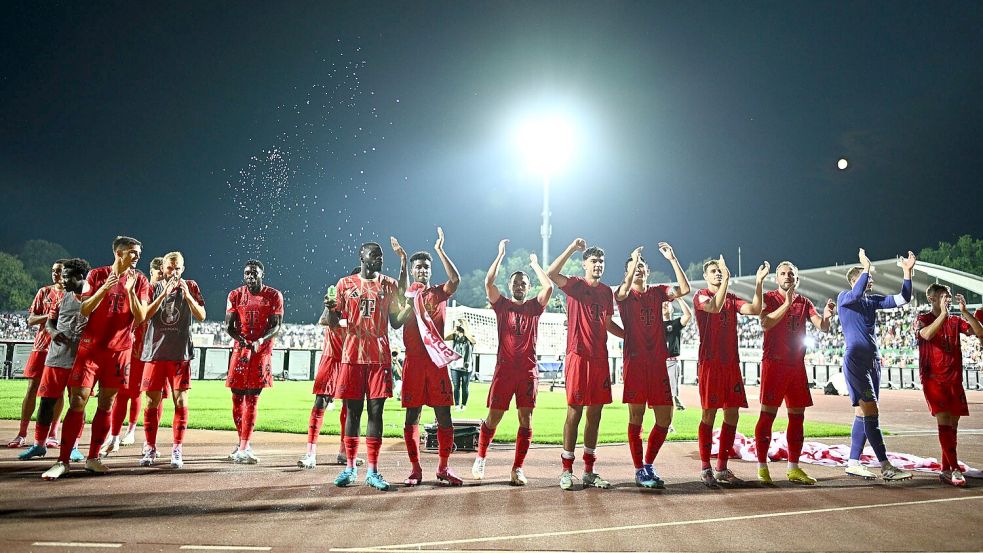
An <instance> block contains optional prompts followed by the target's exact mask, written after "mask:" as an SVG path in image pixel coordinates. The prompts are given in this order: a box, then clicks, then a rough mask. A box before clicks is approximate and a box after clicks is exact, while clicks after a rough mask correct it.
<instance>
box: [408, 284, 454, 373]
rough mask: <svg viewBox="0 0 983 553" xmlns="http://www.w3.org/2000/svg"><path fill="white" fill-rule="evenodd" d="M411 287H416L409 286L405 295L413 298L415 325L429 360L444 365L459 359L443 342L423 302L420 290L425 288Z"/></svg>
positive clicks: (440, 365) (439, 365) (442, 337)
mask: <svg viewBox="0 0 983 553" xmlns="http://www.w3.org/2000/svg"><path fill="white" fill-rule="evenodd" d="M413 288H416V287H415V286H413V287H411V289H410V290H409V291H407V292H406V297H409V298H413V311H415V312H416V327H417V328H418V329H420V338H421V339H422V340H423V347H424V348H426V350H427V354H428V355H429V356H430V360H431V361H433V362H434V364H435V365H437V366H438V367H446V366H447V365H450V364H451V363H452V362H453V361H457V360H458V359H460V358H461V356H460V355H458V354H457V352H456V351H454V350H453V349H451V348H450V347H448V346H447V344H446V343H444V336H443V335H442V334H441V333H440V330H438V329H437V325H436V324H435V323H434V322H433V318H432V317H431V316H430V313H429V312H428V311H427V308H426V306H425V305H424V304H423V294H422V292H423V291H424V290H425V289H426V288H424V287H423V286H420V287H419V288H416V289H413Z"/></svg>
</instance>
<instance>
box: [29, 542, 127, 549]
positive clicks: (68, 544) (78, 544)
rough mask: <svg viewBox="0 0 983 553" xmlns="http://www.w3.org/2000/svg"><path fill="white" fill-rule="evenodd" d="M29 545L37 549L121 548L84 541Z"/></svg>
mask: <svg viewBox="0 0 983 553" xmlns="http://www.w3.org/2000/svg"><path fill="white" fill-rule="evenodd" d="M31 545H33V546H37V547H95V548H102V549H110V548H111V549H116V548H119V547H123V544H121V543H91V542H84V541H36V542H34V543H32V544H31Z"/></svg>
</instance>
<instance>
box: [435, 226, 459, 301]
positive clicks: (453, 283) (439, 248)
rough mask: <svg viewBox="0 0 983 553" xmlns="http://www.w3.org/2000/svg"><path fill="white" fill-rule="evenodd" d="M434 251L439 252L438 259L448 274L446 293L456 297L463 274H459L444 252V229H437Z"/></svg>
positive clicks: (445, 286)
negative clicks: (455, 293)
mask: <svg viewBox="0 0 983 553" xmlns="http://www.w3.org/2000/svg"><path fill="white" fill-rule="evenodd" d="M433 249H434V251H436V252H437V257H439V258H440V262H441V263H442V264H443V265H444V271H445V272H446V273H447V282H446V283H445V284H444V293H445V294H447V295H448V296H452V295H454V292H456V291H457V287H458V286H459V285H460V284H461V273H459V272H458V270H457V267H456V266H455V265H454V262H453V261H451V258H449V257H447V254H446V253H445V252H444V229H442V228H440V227H437V243H435V244H434V246H433Z"/></svg>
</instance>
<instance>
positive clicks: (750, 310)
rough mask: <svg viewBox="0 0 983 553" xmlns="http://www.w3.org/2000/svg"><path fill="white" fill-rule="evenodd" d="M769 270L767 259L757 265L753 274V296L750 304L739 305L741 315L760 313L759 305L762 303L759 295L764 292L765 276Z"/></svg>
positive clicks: (769, 265)
mask: <svg viewBox="0 0 983 553" xmlns="http://www.w3.org/2000/svg"><path fill="white" fill-rule="evenodd" d="M769 270H771V264H769V263H768V262H767V261H765V262H764V263H762V264H761V265H760V266H759V267H758V273H757V274H756V275H755V276H754V298H753V299H752V300H751V303H750V304H744V305H742V306H741V315H760V314H761V307H762V305H763V303H764V302H763V301H762V299H761V296H762V294H763V292H764V286H765V278H767V277H768V271H769Z"/></svg>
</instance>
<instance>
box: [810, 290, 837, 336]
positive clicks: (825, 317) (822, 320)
mask: <svg viewBox="0 0 983 553" xmlns="http://www.w3.org/2000/svg"><path fill="white" fill-rule="evenodd" d="M835 312H836V302H834V301H833V300H832V299H830V298H826V306H825V307H823V314H822V316H820V315H819V313H814V314H813V315H812V316H811V317H810V318H809V320H810V321H811V322H812V326H814V327H816V328H818V329H819V330H820V331H822V332H829V325H830V323H832V322H833V313H835Z"/></svg>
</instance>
